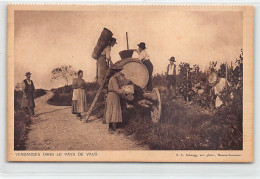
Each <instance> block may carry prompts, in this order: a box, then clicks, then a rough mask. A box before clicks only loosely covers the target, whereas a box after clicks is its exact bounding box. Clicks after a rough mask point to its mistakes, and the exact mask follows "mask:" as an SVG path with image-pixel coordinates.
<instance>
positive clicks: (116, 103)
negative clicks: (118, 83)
mask: <svg viewBox="0 0 260 179" xmlns="http://www.w3.org/2000/svg"><path fill="white" fill-rule="evenodd" d="M105 121H106V123H107V124H108V123H111V122H122V111H121V104H120V97H119V95H118V94H117V93H115V92H109V93H108V95H107V104H106V109H105Z"/></svg>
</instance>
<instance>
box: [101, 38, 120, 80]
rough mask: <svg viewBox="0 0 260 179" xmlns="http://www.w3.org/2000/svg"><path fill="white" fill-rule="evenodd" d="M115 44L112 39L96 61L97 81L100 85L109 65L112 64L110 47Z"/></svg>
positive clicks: (114, 40)
mask: <svg viewBox="0 0 260 179" xmlns="http://www.w3.org/2000/svg"><path fill="white" fill-rule="evenodd" d="M115 44H116V39H115V38H112V39H111V40H110V41H109V42H108V43H107V46H106V48H105V49H104V50H103V51H102V53H101V55H100V56H99V58H98V60H97V81H98V83H99V84H101V83H102V82H103V81H104V80H105V75H106V72H107V70H108V67H109V65H111V64H112V61H111V56H110V53H111V47H113V46H114V45H115Z"/></svg>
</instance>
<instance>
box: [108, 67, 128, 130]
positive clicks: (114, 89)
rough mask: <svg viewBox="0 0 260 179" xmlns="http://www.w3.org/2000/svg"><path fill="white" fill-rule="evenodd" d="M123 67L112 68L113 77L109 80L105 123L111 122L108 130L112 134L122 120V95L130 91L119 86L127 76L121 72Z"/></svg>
mask: <svg viewBox="0 0 260 179" xmlns="http://www.w3.org/2000/svg"><path fill="white" fill-rule="evenodd" d="M122 69H123V68H122V67H112V68H110V71H111V75H112V77H111V78H110V79H109V82H108V87H107V88H108V94H107V99H106V107H105V116H104V121H105V123H106V124H109V128H108V130H109V133H110V134H113V133H114V132H115V131H116V127H117V124H118V123H121V122H122V111H121V104H120V95H125V94H127V93H128V92H127V91H125V90H123V89H121V88H120V86H119V82H120V81H122V80H124V78H125V77H124V74H123V73H121V72H120V71H121V70H122Z"/></svg>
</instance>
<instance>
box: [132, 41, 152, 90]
mask: <svg viewBox="0 0 260 179" xmlns="http://www.w3.org/2000/svg"><path fill="white" fill-rule="evenodd" d="M137 46H138V47H139V48H138V49H137V50H136V52H137V53H138V55H139V56H138V59H139V60H141V62H142V63H143V64H144V65H145V66H146V68H147V70H148V72H149V80H148V84H147V86H146V90H147V91H152V90H153V84H152V75H153V64H152V63H151V61H150V57H149V55H148V54H147V52H146V51H145V49H146V46H145V43H144V42H141V43H140V44H137Z"/></svg>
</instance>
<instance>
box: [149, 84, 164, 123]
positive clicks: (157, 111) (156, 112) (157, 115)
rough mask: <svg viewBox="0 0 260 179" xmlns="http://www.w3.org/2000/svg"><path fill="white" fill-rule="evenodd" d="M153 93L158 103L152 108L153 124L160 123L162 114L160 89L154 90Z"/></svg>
mask: <svg viewBox="0 0 260 179" xmlns="http://www.w3.org/2000/svg"><path fill="white" fill-rule="evenodd" d="M153 92H154V93H155V94H156V96H157V103H156V104H154V105H153V106H152V111H151V118H152V121H153V123H158V122H159V121H160V119H161V113H162V101H161V95H160V91H159V89H158V88H154V89H153Z"/></svg>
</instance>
